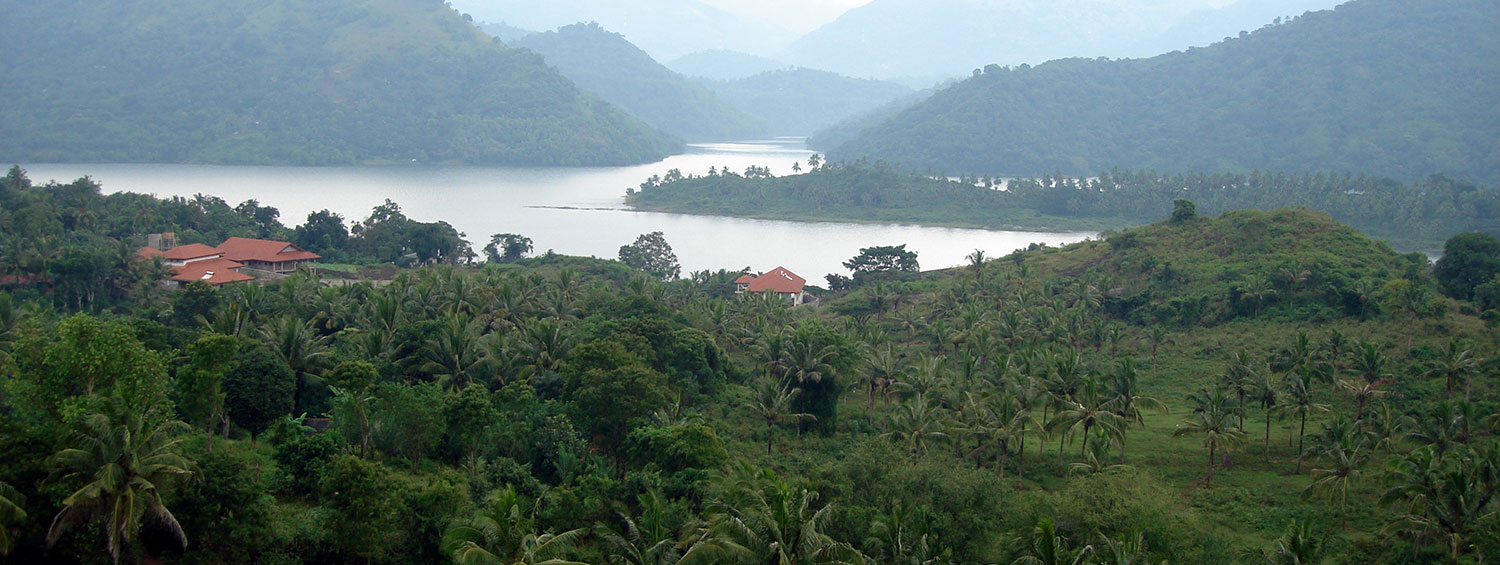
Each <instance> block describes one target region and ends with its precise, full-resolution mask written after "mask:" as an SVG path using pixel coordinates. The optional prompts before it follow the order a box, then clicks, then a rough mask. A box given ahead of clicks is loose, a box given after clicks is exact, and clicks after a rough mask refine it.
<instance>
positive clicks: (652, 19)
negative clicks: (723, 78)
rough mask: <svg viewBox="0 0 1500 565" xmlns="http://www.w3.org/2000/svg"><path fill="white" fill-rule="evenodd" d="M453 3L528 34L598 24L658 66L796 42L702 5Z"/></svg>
mask: <svg viewBox="0 0 1500 565" xmlns="http://www.w3.org/2000/svg"><path fill="white" fill-rule="evenodd" d="M452 4H453V6H454V7H455V8H457V9H459V10H462V11H464V12H467V13H469V14H472V15H473V16H474V17H475V18H476V19H479V20H485V21H504V22H507V23H509V24H510V25H513V26H518V27H521V28H525V29H557V28H559V27H562V26H566V25H571V24H574V23H578V22H598V23H599V25H602V26H604V27H605V28H607V29H610V30H613V31H616V32H619V33H620V34H621V35H624V36H625V38H626V39H628V40H630V42H631V43H633V44H635V45H636V46H637V47H640V48H641V49H643V50H645V51H646V52H647V53H650V54H651V56H652V57H655V58H656V59H657V60H658V61H667V60H671V59H675V58H677V57H680V56H682V55H685V54H688V53H692V52H694V51H701V50H704V49H733V50H736V51H744V52H748V53H770V52H773V51H775V50H778V49H780V48H782V47H785V46H786V45H787V44H788V43H790V42H791V41H792V40H793V39H795V34H793V33H792V32H789V31H787V30H785V29H781V28H778V27H775V26H772V25H769V24H765V23H760V22H749V21H746V20H744V19H742V18H740V17H738V16H736V15H734V14H731V13H729V12H726V11H724V10H720V9H718V8H715V7H713V6H711V5H709V4H707V3H705V2H702V1H701V0H631V1H629V2H621V1H618V0H546V1H538V0H453V2H452Z"/></svg>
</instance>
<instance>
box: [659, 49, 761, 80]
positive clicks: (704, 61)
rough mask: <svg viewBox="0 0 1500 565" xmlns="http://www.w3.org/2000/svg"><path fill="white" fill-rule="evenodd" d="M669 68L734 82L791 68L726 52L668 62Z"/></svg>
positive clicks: (742, 54) (747, 54)
mask: <svg viewBox="0 0 1500 565" xmlns="http://www.w3.org/2000/svg"><path fill="white" fill-rule="evenodd" d="M666 65H667V68H669V69H672V70H674V71H677V72H679V73H682V74H684V75H686V76H690V77H702V78H709V79H714V80H734V79H739V78H745V77H750V76H755V75H758V74H760V73H764V72H767V71H774V70H776V69H785V68H787V67H789V66H791V65H788V64H786V63H783V62H781V61H777V60H775V59H769V58H766V57H761V56H759V55H751V54H749V53H741V52H739V51H730V50H727V49H709V50H707V51H697V52H693V53H689V54H687V55H683V56H681V57H678V58H676V59H672V60H671V61H667V63H666Z"/></svg>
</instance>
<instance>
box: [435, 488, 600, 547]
mask: <svg viewBox="0 0 1500 565" xmlns="http://www.w3.org/2000/svg"><path fill="white" fill-rule="evenodd" d="M525 506H526V505H525V503H524V501H523V500H522V499H521V497H520V496H519V495H517V494H516V493H515V491H514V490H511V489H510V488H506V489H505V490H502V491H499V492H498V493H496V494H495V495H492V498H491V499H490V502H489V504H487V505H485V507H484V508H482V509H480V510H479V511H478V512H476V513H475V514H474V515H473V516H472V517H470V518H469V519H468V520H464V521H462V522H459V523H457V524H454V525H453V527H451V528H448V531H447V532H444V534H443V541H442V549H443V552H444V553H446V554H448V555H450V556H452V558H453V562H454V563H457V564H459V565H491V564H493V565H583V564H582V563H579V562H577V561H568V560H565V559H561V558H559V557H556V556H559V555H564V554H566V553H567V552H568V551H570V550H571V549H572V548H573V547H574V546H576V545H577V544H578V542H579V541H580V540H582V539H583V537H584V536H586V535H588V530H585V529H583V528H579V529H576V530H569V531H566V532H563V533H560V534H552V533H544V534H538V533H536V525H535V524H534V523H533V521H532V517H531V515H530V512H531V511H530V510H527V509H525V508H524V507H525Z"/></svg>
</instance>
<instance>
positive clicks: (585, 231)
mask: <svg viewBox="0 0 1500 565" xmlns="http://www.w3.org/2000/svg"><path fill="white" fill-rule="evenodd" d="M811 154H812V152H811V151H808V150H806V149H804V148H803V145H802V140H801V139H775V140H768V141H754V142H737V143H712V144H698V145H692V146H690V147H689V148H688V151H687V152H686V153H684V154H682V155H676V156H673V157H669V158H667V159H666V160H663V161H660V162H657V163H652V164H648V165H637V166H631V167H589V168H562V167H537V168H529V167H461V166H453V167H450V166H420V165H413V166H386V167H241V166H216V165H149V164H30V165H22V168H24V169H26V171H27V173H28V174H29V175H30V177H31V180H32V181H33V182H35V183H44V182H46V181H48V180H57V181H59V182H70V181H72V180H74V179H77V178H79V177H82V176H84V175H88V176H90V177H92V178H93V179H94V180H95V181H98V182H99V183H100V184H102V185H103V187H104V191H105V192H120V191H129V192H139V193H148V194H155V195H157V196H160V197H168V196H187V197H190V196H192V195H194V194H199V193H202V194H210V195H214V196H218V197H221V198H223V199H224V200H226V201H228V202H229V203H230V205H234V204H238V203H240V202H242V201H244V200H247V199H251V198H253V199H256V200H258V201H260V203H261V204H262V205H267V206H275V207H276V208H277V209H279V210H280V211H281V220H282V223H284V224H287V225H296V224H300V223H302V221H303V220H304V219H305V218H306V217H307V215H308V213H310V212H315V211H318V210H323V209H328V210H332V211H334V212H337V213H339V214H340V215H342V216H343V217H344V218H345V219H346V220H349V221H350V222H351V223H352V222H354V221H357V220H361V219H363V218H365V217H366V216H368V215H369V214H370V210H371V209H372V208H374V207H375V206H376V205H378V204H380V203H382V202H384V201H385V199H387V198H389V199H391V200H392V201H394V202H396V203H397V204H399V205H400V206H401V210H402V212H404V213H405V214H406V215H407V216H408V217H410V218H412V219H415V220H419V221H436V220H445V221H447V222H448V223H450V224H453V226H454V227H455V228H458V230H459V231H461V232H464V233H466V234H468V239H469V241H470V242H472V243H473V244H474V249H475V251H476V252H477V251H478V250H479V249H480V248H481V247H483V246H484V244H485V243H486V242H488V241H489V237H490V235H491V234H495V233H502V232H512V233H519V234H522V235H525V236H527V237H530V238H531V239H532V240H533V241H534V244H535V248H536V252H537V253H543V252H545V251H547V250H548V249H551V250H554V251H556V252H558V253H563V254H567V255H583V256H589V255H592V256H596V257H604V258H613V257H615V255H616V254H617V252H618V251H619V248H620V246H621V245H625V244H628V243H631V242H633V241H635V238H636V236H638V235H640V234H643V233H647V232H652V231H661V232H663V233H664V234H665V235H666V239H667V242H668V243H669V244H671V245H672V249H673V250H674V251H675V252H676V253H677V257H678V260H679V261H680V262H681V263H682V268H683V274H684V275H686V274H687V273H689V272H691V271H696V270H704V269H730V270H738V269H740V268H743V267H750V268H751V269H752V270H754V271H768V270H771V269H773V268H775V267H777V266H778V265H779V266H785V267H786V268H788V269H790V270H792V271H793V272H795V273H797V274H799V275H802V276H803V277H805V278H807V279H808V280H809V281H810V282H812V283H814V284H820V285H821V284H822V283H823V276H824V275H825V274H828V273H840V274H847V270H846V269H844V267H843V265H842V264H841V263H842V262H843V261H846V260H848V259H849V258H850V257H853V256H854V255H856V254H857V253H859V249H860V248H862V247H870V246H876V245H899V244H903V243H904V244H907V249H910V250H913V251H916V252H917V254H918V260H919V261H920V262H921V264H922V268H923V269H936V268H943V267H951V266H955V265H961V264H963V263H964V256H966V255H968V254H969V253H971V252H973V251H974V250H975V249H983V250H984V251H985V253H986V254H989V255H992V256H999V255H1004V254H1006V253H1009V252H1011V251H1013V250H1015V249H1017V248H1021V247H1025V246H1027V245H1030V244H1031V243H1033V242H1045V243H1047V244H1050V245H1060V244H1064V243H1071V242H1075V241H1080V240H1082V239H1085V238H1087V237H1091V236H1093V235H1094V233H1093V232H1066V233H1037V232H1011V231H989V230H969V229H951V228H935V227H922V226H912V225H871V224H841V223H825V222H782V221H769V220H748V219H737V218H724V217H714V216H690V215H682V214H658V213H643V212H633V211H630V210H628V209H626V208H625V206H624V203H623V198H624V194H625V189H626V188H628V187H633V186H638V185H640V183H641V181H643V180H645V179H646V178H647V177H650V176H651V175H660V174H665V173H666V172H667V171H668V170H670V169H674V168H675V169H679V170H681V171H682V172H683V174H697V175H704V174H707V173H708V169H709V167H719V168H723V167H728V168H730V169H731V170H734V171H743V170H745V168H746V167H747V166H750V165H757V166H767V167H770V168H771V169H772V171H773V172H774V173H775V174H777V175H787V174H792V171H791V167H792V163H794V162H798V161H800V162H802V163H803V164H804V165H805V164H806V162H807V157H808V156H810V155H811Z"/></svg>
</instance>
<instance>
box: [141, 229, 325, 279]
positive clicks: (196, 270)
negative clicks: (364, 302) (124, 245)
mask: <svg viewBox="0 0 1500 565" xmlns="http://www.w3.org/2000/svg"><path fill="white" fill-rule="evenodd" d="M137 253H138V254H139V255H140V256H141V257H142V258H145V259H149V258H152V257H161V258H162V260H163V261H164V262H165V263H166V266H167V268H168V269H169V270H171V271H172V277H171V280H172V281H174V282H177V283H178V284H179V285H185V284H187V283H190V282H193V281H203V282H206V283H209V284H212V285H223V284H229V283H234V282H246V281H253V280H255V279H256V277H255V275H253V274H251V273H254V272H260V273H269V274H270V276H273V277H274V276H278V275H285V274H287V273H291V272H294V271H296V270H297V268H298V267H301V266H302V265H303V264H304V263H308V262H312V261H316V260H318V259H320V258H321V256H320V255H318V254H317V253H313V252H311V251H307V250H304V249H302V248H300V247H297V246H296V245H292V244H290V243H287V242H285V241H271V240H265V239H251V238H246V237H231V238H229V239H226V240H224V243H221V244H219V246H218V247H209V246H207V245H204V244H201V243H191V244H188V245H183V246H180V247H173V248H171V249H166V250H161V249H156V248H154V247H149V246H148V247H142V248H141V249H140V251H138V252H137Z"/></svg>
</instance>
